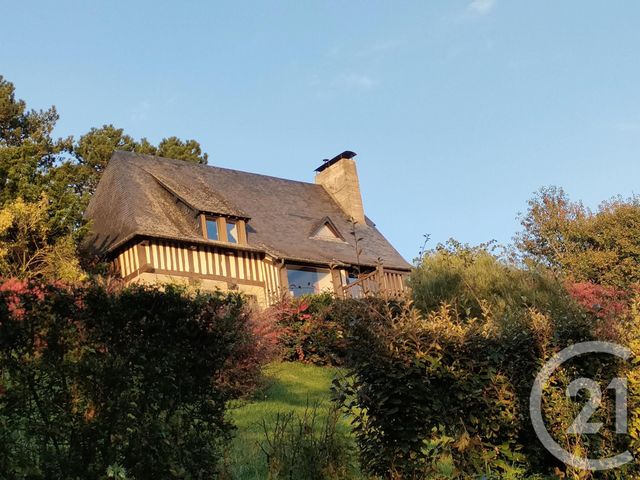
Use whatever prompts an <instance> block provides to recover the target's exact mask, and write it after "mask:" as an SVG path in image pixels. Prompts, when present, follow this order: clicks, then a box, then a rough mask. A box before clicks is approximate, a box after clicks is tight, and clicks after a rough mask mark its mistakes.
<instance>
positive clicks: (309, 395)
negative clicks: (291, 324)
mask: <svg viewBox="0 0 640 480" xmlns="http://www.w3.org/2000/svg"><path fill="white" fill-rule="evenodd" d="M263 372H264V375H265V379H266V383H267V387H266V388H265V389H264V390H261V391H259V392H257V393H256V394H255V395H254V396H253V397H252V398H249V399H246V398H245V399H241V400H236V401H233V402H231V403H230V406H229V410H228V411H229V419H230V420H231V421H232V422H233V424H234V425H235V426H236V427H237V430H236V434H235V436H234V438H233V440H232V443H231V446H230V449H229V451H228V460H229V465H230V467H231V472H232V474H233V477H232V478H234V479H236V480H263V479H265V478H267V475H268V468H267V462H266V458H265V455H264V453H263V452H262V450H261V449H260V445H261V444H262V443H263V442H264V440H265V439H264V427H265V425H264V424H265V423H266V428H267V429H268V430H269V431H273V430H274V428H275V425H274V422H275V420H276V418H277V417H278V414H280V415H282V414H284V413H286V412H295V415H296V417H303V416H304V414H305V410H307V405H318V410H317V413H318V415H319V417H320V418H318V419H317V423H318V424H321V425H323V424H325V422H326V419H325V416H326V415H327V414H328V413H329V412H330V411H331V409H330V408H329V407H330V406H331V391H330V387H331V382H332V380H333V379H334V378H335V376H336V375H338V374H339V370H338V369H335V368H331V367H318V366H315V365H312V364H305V363H301V362H283V363H280V362H274V363H270V364H268V365H267V366H266V367H265V368H264V370H263ZM337 428H338V430H339V432H340V435H346V437H347V439H348V441H349V449H350V450H351V451H355V442H354V439H353V437H352V436H351V435H349V424H348V418H346V417H344V416H341V418H340V419H339V423H338V426H337ZM354 469H355V470H357V465H354ZM358 478H360V477H358Z"/></svg>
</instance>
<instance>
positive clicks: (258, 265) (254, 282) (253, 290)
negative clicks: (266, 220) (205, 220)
mask: <svg viewBox="0 0 640 480" xmlns="http://www.w3.org/2000/svg"><path fill="white" fill-rule="evenodd" d="M114 263H115V266H116V269H117V270H118V272H119V273H120V275H121V276H122V277H123V278H124V279H125V281H136V280H137V279H139V278H140V279H142V280H144V279H145V278H146V279H147V281H162V279H165V280H164V281H176V280H180V281H188V280H191V279H193V280H196V281H198V280H200V281H202V285H203V288H206V287H207V285H209V286H212V288H213V286H214V285H215V286H217V287H220V288H223V289H224V288H237V289H239V290H241V291H242V290H244V291H246V292H247V293H250V294H252V295H256V296H257V297H259V303H260V304H267V305H268V304H273V303H275V302H276V301H277V300H278V299H279V298H280V297H281V295H282V294H283V293H284V292H285V291H286V290H288V286H287V284H286V274H284V275H283V270H282V268H281V264H277V263H276V262H275V260H274V259H272V258H271V257H270V256H269V255H265V254H263V253H260V252H251V251H244V250H232V249H225V248H220V247H217V246H209V245H186V244H181V243H177V242H171V241H161V240H154V239H152V240H147V241H144V242H141V243H138V244H135V245H131V246H129V247H127V248H125V249H123V250H121V251H120V252H119V253H118V255H117V256H116V258H115V259H114ZM381 272H383V273H382V275H376V274H375V272H372V274H371V275H367V276H366V277H369V276H371V278H370V279H369V278H366V279H363V280H364V281H366V282H374V283H375V286H373V284H372V285H369V287H371V288H368V290H370V291H372V292H377V291H380V290H383V291H385V292H386V293H387V294H391V295H402V294H403V293H404V292H406V289H407V287H406V285H405V276H406V273H402V272H396V271H389V270H384V269H381ZM149 275H152V276H153V277H152V278H151V279H150V280H149V277H148V276H149ZM332 276H333V275H332ZM283 277H284V279H283ZM342 277H344V278H342ZM154 279H155V280H154ZM345 279H346V271H342V270H341V271H339V273H337V274H336V275H335V278H334V280H333V284H334V289H335V290H336V292H339V293H340V294H342V293H343V291H342V289H343V288H348V287H346V280H345ZM142 280H141V281H142ZM363 285H364V284H363ZM367 285H368V283H367V284H366V285H365V286H367ZM345 293H346V292H345Z"/></svg>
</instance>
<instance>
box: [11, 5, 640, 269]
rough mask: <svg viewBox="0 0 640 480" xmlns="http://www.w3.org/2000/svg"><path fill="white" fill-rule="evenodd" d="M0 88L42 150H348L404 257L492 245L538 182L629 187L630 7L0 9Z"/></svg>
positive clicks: (318, 154)
mask: <svg viewBox="0 0 640 480" xmlns="http://www.w3.org/2000/svg"><path fill="white" fill-rule="evenodd" d="M0 11H1V12H2V16H3V17H4V18H3V22H2V25H3V27H2V30H3V31H2V37H1V39H0V74H2V75H4V76H5V77H6V78H7V79H9V80H10V81H12V82H14V83H15V84H16V87H17V93H18V96H19V97H21V98H24V99H25V100H27V102H28V103H29V105H30V106H31V107H36V108H45V107H47V106H49V105H51V104H54V105H56V107H57V108H58V111H59V113H60V115H61V119H60V122H59V124H58V129H57V132H56V133H57V134H59V135H70V134H71V135H80V134H82V133H83V132H86V131H87V130H88V129H89V128H90V127H93V126H100V125H102V124H105V123H113V124H114V125H116V126H119V127H121V128H124V129H125V130H126V131H127V132H128V133H129V134H131V135H133V136H134V137H143V136H144V137H147V138H149V139H150V140H152V141H154V142H155V141H158V140H160V139H161V138H162V137H166V136H171V135H177V136H179V137H182V138H195V139H197V140H198V141H199V142H200V143H201V144H202V146H203V148H204V149H205V150H206V151H207V152H208V153H209V156H210V157H209V163H211V164H214V165H219V166H223V167H230V168H236V169H240V170H247V171H255V172H259V173H265V174H269V175H275V176H281V177H287V178H292V179H298V180H308V181H312V179H313V169H314V168H315V167H317V166H318V165H319V164H320V161H321V159H323V158H327V157H331V156H333V155H335V154H337V153H339V152H341V151H343V150H353V151H355V152H357V153H358V157H357V158H356V160H357V161H358V167H359V171H360V179H361V184H362V190H363V197H364V203H365V210H366V212H367V214H368V215H369V216H370V217H371V218H373V219H374V221H375V222H376V223H377V225H378V227H379V228H380V229H381V230H382V232H383V233H385V234H386V235H387V237H388V238H389V239H390V240H391V241H392V243H394V245H396V246H397V248H398V249H399V250H400V252H401V253H402V254H403V255H404V256H405V257H406V258H408V259H412V258H413V257H414V256H415V255H416V253H417V251H418V249H419V247H420V244H421V242H422V235H423V234H424V233H429V234H431V237H432V242H431V246H434V245H435V244H436V243H437V242H441V241H445V240H446V239H448V238H449V237H455V238H457V239H458V240H461V241H463V242H470V243H478V242H482V241H486V240H490V239H497V240H498V241H499V242H503V243H506V242H509V241H510V239H511V237H512V236H513V234H514V233H515V232H516V231H517V230H518V228H519V225H518V221H517V219H516V215H517V213H518V212H520V211H523V210H524V209H525V208H526V201H527V199H528V198H530V197H531V195H532V193H533V192H534V191H535V190H537V189H538V188H539V187H541V186H543V185H560V186H562V187H564V188H565V190H566V191H567V192H568V193H569V195H570V196H571V197H572V198H575V199H581V200H583V201H584V202H585V203H586V204H587V205H589V206H596V205H597V204H598V203H599V202H600V201H601V200H603V199H606V198H609V197H611V196H613V195H616V194H622V195H624V196H628V195H631V194H633V193H634V192H638V190H639V188H638V185H640V161H639V160H640V53H639V52H640V28H638V25H639V24H640V2H637V1H632V0H627V1H620V2H602V1H595V0H579V1H578V0H574V1H562V2H559V1H557V0H555V1H547V0H536V1H518V0H509V1H507V0H473V1H472V0H466V1H464V0H460V1H451V0H446V1H445V0H441V1H429V2H427V1H415V2H405V1H398V2H391V1H387V2H378V1H350V2H344V1H343V2H337V1H317V2H310V1H306V2H301V1H299V0H291V1H276V2H267V1H261V2H258V1H255V2H252V1H250V2H232V1H230V2H221V1H218V2H211V1H207V2H205V1H201V2H196V1H186V2H177V1H176V2H162V1H153V2H152V1H128V2H124V1H110V2H97V1H94V2H89V1H75V2H74V1H57V2H44V1H41V2H38V1H29V2H16V1H7V0H0Z"/></svg>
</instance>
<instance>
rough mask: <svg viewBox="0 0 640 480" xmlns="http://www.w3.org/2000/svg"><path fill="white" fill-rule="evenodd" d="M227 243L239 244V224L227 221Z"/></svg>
mask: <svg viewBox="0 0 640 480" xmlns="http://www.w3.org/2000/svg"><path fill="white" fill-rule="evenodd" d="M227 242H231V243H238V224H237V223H236V222H232V221H230V220H227Z"/></svg>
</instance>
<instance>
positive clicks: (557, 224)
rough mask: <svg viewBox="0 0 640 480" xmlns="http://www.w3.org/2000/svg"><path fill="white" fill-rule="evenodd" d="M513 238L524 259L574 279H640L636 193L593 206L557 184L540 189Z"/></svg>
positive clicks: (625, 282)
mask: <svg viewBox="0 0 640 480" xmlns="http://www.w3.org/2000/svg"><path fill="white" fill-rule="evenodd" d="M522 226H523V227H524V230H523V231H522V232H521V233H520V234H519V235H518V237H517V238H516V244H517V247H518V248H519V249H520V251H521V252H522V254H523V255H524V257H525V258H526V259H529V260H533V261H535V262H538V263H542V264H544V265H548V266H550V267H552V268H554V269H556V270H557V271H558V272H560V273H562V274H563V275H565V276H568V277H570V278H571V279H572V280H574V281H577V282H592V283H595V284H599V285H606V286H613V287H618V288H629V287H630V286H631V285H634V284H636V283H639V282H640V199H639V198H637V197H632V198H629V199H622V198H614V199H612V200H610V201H608V202H604V203H602V204H601V205H600V206H599V207H598V209H597V211H596V212H592V211H590V210H589V209H587V208H585V207H584V206H583V205H582V204H581V203H579V202H572V201H570V199H569V198H568V197H567V195H566V194H565V193H564V191H563V190H562V189H560V188H556V187H550V188H543V189H541V190H540V191H539V192H538V193H537V194H536V196H535V197H534V198H533V199H531V200H530V201H529V209H528V211H527V213H526V214H525V215H524V216H523V217H522Z"/></svg>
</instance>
